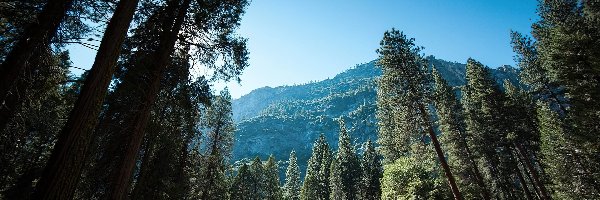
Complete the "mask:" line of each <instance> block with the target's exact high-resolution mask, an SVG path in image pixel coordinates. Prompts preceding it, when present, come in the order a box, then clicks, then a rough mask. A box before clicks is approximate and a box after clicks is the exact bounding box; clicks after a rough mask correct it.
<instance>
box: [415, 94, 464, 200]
mask: <svg viewBox="0 0 600 200" xmlns="http://www.w3.org/2000/svg"><path fill="white" fill-rule="evenodd" d="M419 111H420V112H421V118H422V119H423V121H425V122H427V130H428V131H429V137H431V143H433V147H434V148H435V153H436V154H437V156H438V159H439V160H440V164H441V165H442V168H443V169H444V175H446V178H447V179H448V185H450V189H451V190H452V195H453V196H454V199H456V200H460V199H462V195H461V194H460V191H459V190H458V186H456V180H455V179H454V176H453V175H452V172H451V171H450V167H449V166H448V162H446V156H444V152H443V151H442V148H441V147H440V142H439V141H438V139H437V136H436V135H435V132H434V131H433V128H432V127H431V122H430V120H429V116H428V114H427V112H426V110H425V106H424V105H422V104H421V105H419Z"/></svg>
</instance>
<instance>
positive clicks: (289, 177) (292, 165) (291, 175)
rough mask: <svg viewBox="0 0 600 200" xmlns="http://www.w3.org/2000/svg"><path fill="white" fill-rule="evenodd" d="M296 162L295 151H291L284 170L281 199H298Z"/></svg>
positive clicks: (298, 187) (298, 177) (299, 185)
mask: <svg viewBox="0 0 600 200" xmlns="http://www.w3.org/2000/svg"><path fill="white" fill-rule="evenodd" d="M297 162H298V159H297V158H296V152H295V151H292V152H291V153H290V160H289V161H288V163H289V164H288V167H287V170H286V171H285V184H284V185H283V199H285V200H299V199H300V187H301V183H300V168H298V163H297Z"/></svg>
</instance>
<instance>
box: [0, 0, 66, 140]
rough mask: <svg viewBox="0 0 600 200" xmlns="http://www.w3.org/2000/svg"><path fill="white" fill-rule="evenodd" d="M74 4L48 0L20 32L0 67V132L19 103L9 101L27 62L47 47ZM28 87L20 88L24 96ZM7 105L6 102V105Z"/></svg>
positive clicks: (15, 100) (15, 99)
mask: <svg viewBox="0 0 600 200" xmlns="http://www.w3.org/2000/svg"><path fill="white" fill-rule="evenodd" d="M72 4H73V0H50V1H48V3H46V5H44V8H43V9H42V12H41V13H40V14H39V15H38V16H37V19H36V20H35V21H34V22H32V23H31V24H30V25H29V26H28V27H27V28H26V29H25V31H24V32H23V34H22V36H21V37H20V39H19V40H18V41H17V43H16V44H15V46H14V47H13V48H12V50H11V51H10V52H9V53H8V55H7V56H6V59H5V60H4V62H3V63H2V65H0V107H1V109H0V130H2V129H4V127H6V124H7V123H8V121H9V118H11V117H12V115H13V114H14V113H15V110H16V109H17V108H16V107H17V105H19V102H21V99H20V98H18V96H16V95H12V98H11V99H7V97H9V94H10V91H11V90H12V89H14V87H15V84H17V83H18V82H19V81H18V80H19V79H20V78H21V77H22V76H23V75H24V74H25V73H26V71H27V65H28V64H29V59H30V58H31V56H32V55H33V54H34V52H35V51H36V50H38V49H40V48H41V47H43V46H47V45H49V44H50V40H51V39H52V38H53V37H54V35H55V34H56V31H57V30H58V26H59V25H60V22H61V21H62V20H63V18H64V16H65V15H66V13H67V11H68V10H69V9H70V8H71V5H72ZM26 88H27V87H22V88H19V89H20V90H22V91H20V93H26V91H25V90H26ZM7 101H8V102H7Z"/></svg>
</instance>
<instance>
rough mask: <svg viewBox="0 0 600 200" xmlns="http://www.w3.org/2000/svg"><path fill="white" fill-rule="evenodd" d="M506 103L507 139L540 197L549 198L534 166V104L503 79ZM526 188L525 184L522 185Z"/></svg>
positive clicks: (537, 144)
mask: <svg viewBox="0 0 600 200" xmlns="http://www.w3.org/2000/svg"><path fill="white" fill-rule="evenodd" d="M504 89H505V93H506V97H507V98H506V103H505V108H504V113H502V114H503V115H505V116H507V117H506V121H505V123H507V125H506V128H507V132H508V134H509V135H508V140H509V142H511V143H512V144H513V146H514V149H515V152H516V157H517V159H518V160H519V161H521V163H522V164H523V167H524V170H523V171H524V172H525V173H527V175H530V176H531V179H532V180H531V182H532V184H533V186H534V188H535V190H536V192H537V193H539V195H540V198H541V199H550V197H549V196H548V192H547V190H546V187H545V185H544V183H543V182H542V180H541V176H540V173H539V172H540V171H541V170H540V169H539V168H536V167H535V166H539V165H538V163H537V162H538V161H537V160H535V159H534V158H535V157H537V156H536V155H537V150H538V149H539V142H540V138H539V132H538V124H537V119H536V113H535V104H534V103H533V100H532V99H531V98H530V97H529V95H528V94H527V93H526V92H525V91H523V90H522V89H520V88H517V87H516V86H514V85H513V84H512V83H510V82H509V81H504ZM523 186H524V189H526V187H527V186H526V185H523Z"/></svg>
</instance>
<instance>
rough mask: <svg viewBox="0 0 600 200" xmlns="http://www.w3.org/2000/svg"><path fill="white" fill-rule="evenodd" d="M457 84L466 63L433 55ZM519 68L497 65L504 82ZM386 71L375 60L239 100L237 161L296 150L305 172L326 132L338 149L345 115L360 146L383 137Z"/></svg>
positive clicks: (434, 63) (462, 81)
mask: <svg viewBox="0 0 600 200" xmlns="http://www.w3.org/2000/svg"><path fill="white" fill-rule="evenodd" d="M427 60H428V61H429V66H430V67H433V66H435V68H436V69H438V70H439V71H440V73H441V74H442V76H443V77H444V78H445V79H446V80H447V81H448V83H449V84H450V85H451V86H461V85H464V84H465V83H466V81H465V67H466V65H465V64H462V63H457V62H448V61H445V60H441V59H436V58H435V57H433V56H428V57H427ZM517 74H518V70H517V69H515V68H513V67H511V66H508V65H504V66H500V67H498V68H496V69H493V75H494V76H495V77H496V78H497V80H498V82H499V83H502V81H503V80H504V79H508V80H510V81H512V82H516V80H517ZM380 75H381V69H380V68H378V67H376V66H375V61H371V62H368V63H363V64H359V65H356V66H354V67H352V68H350V69H348V70H346V71H344V72H342V73H340V74H338V75H336V76H335V77H333V78H331V79H327V80H323V81H319V82H310V83H307V84H303V85H294V86H280V87H275V88H272V87H263V88H259V89H256V90H253V91H252V92H250V93H249V94H247V95H244V96H242V97H240V98H239V99H235V100H233V102H232V104H233V118H234V120H235V121H236V123H237V131H236V135H235V144H234V148H233V160H239V159H242V158H248V157H255V156H260V157H261V158H263V159H266V158H267V157H268V156H269V155H270V154H273V155H274V156H275V157H276V158H277V159H280V160H287V159H288V156H289V153H290V152H291V151H292V150H295V151H296V155H297V156H298V164H299V165H300V167H301V169H302V171H304V169H305V167H306V164H307V160H308V158H309V157H310V154H311V151H312V149H311V148H312V145H313V142H314V141H315V140H316V138H317V137H318V136H319V135H320V134H325V136H326V138H327V140H328V142H329V144H330V145H331V147H332V148H337V139H338V131H339V125H338V123H337V120H336V119H337V118H339V117H343V118H344V120H345V122H346V125H347V126H348V128H349V133H350V135H351V137H352V138H353V139H355V141H354V144H355V145H356V147H357V148H358V149H359V150H360V147H361V146H360V145H361V144H362V143H363V142H366V141H367V140H368V139H371V140H373V141H375V140H376V139H377V126H376V125H377V121H376V118H375V108H376V103H375V99H376V78H377V77H378V76H380Z"/></svg>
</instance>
